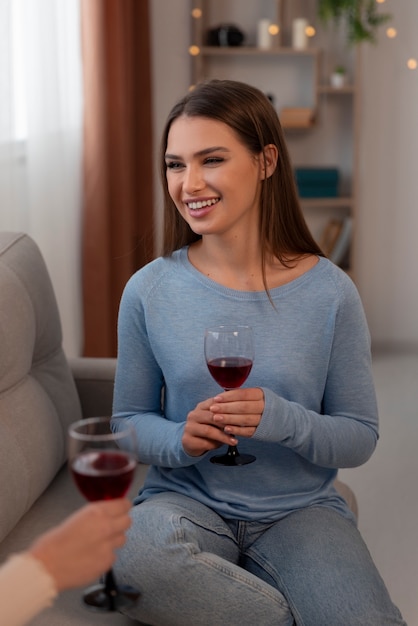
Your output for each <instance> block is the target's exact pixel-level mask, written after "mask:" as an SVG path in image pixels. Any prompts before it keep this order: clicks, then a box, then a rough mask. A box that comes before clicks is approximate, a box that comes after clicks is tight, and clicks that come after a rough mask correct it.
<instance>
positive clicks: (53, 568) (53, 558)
mask: <svg viewBox="0 0 418 626" xmlns="http://www.w3.org/2000/svg"><path fill="white" fill-rule="evenodd" d="M131 506H132V505H131V502H130V501H129V500H128V499H127V498H118V499H115V500H108V501H100V502H92V503H90V504H86V505H85V506H83V507H82V508H81V509H80V510H79V511H77V512H76V513H73V515H71V517H69V518H68V519H66V520H65V521H64V522H62V523H61V524H60V525H59V526H57V527H55V528H53V529H51V530H50V531H48V532H46V533H45V534H43V535H42V536H41V537H39V539H37V540H36V541H35V543H34V544H33V545H32V546H31V547H30V548H29V550H28V552H29V554H30V555H32V556H33V557H35V558H36V559H38V560H39V561H41V562H42V563H43V564H44V566H45V567H46V569H47V570H48V572H49V573H50V574H51V576H52V577H53V578H54V580H55V584H56V587H57V590H58V591H61V590H62V589H68V588H69V587H76V586H80V585H84V584H87V583H89V582H90V581H92V580H94V578H96V577H97V576H99V575H100V574H102V573H103V572H105V571H106V570H108V569H109V568H110V567H111V565H112V563H113V562H114V560H115V558H116V552H115V551H116V550H117V548H120V547H121V546H122V545H123V544H124V543H125V533H126V531H127V529H128V528H129V526H130V525H131V518H130V516H129V511H130V509H131Z"/></svg>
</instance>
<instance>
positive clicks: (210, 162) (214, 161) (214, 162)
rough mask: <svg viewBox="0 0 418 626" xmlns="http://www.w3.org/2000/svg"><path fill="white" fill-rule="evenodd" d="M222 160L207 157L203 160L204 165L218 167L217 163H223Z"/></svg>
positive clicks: (220, 158)
mask: <svg viewBox="0 0 418 626" xmlns="http://www.w3.org/2000/svg"><path fill="white" fill-rule="evenodd" d="M223 161H224V159H223V158H222V157H208V158H207V159H205V163H206V164H207V165H218V163H223Z"/></svg>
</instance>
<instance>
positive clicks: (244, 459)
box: [210, 452, 256, 467]
mask: <svg viewBox="0 0 418 626" xmlns="http://www.w3.org/2000/svg"><path fill="white" fill-rule="evenodd" d="M255 460H256V457H255V456H253V455H252V454H239V453H238V454H230V453H228V452H227V453H226V454H218V455H217V456H212V457H211V459H210V462H211V463H215V464H216V465H228V466H230V467H231V466H237V465H248V464H249V463H253V462H254V461H255Z"/></svg>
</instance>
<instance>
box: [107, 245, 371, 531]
mask: <svg viewBox="0 0 418 626" xmlns="http://www.w3.org/2000/svg"><path fill="white" fill-rule="evenodd" d="M270 295H271V298H272V301H273V304H274V306H272V303H271V302H270V301H269V299H268V296H267V294H266V293H265V292H264V291H261V292H253V291H250V292H248V291H236V290H233V289H229V288H227V287H223V286H222V285H219V284H218V283H216V282H214V281H213V280H210V279H209V278H207V277H206V276H204V275H203V274H201V273H200V272H199V271H197V270H196V269H195V268H194V267H193V266H192V265H191V263H190V262H189V260H188V256H187V248H182V249H181V250H178V251H176V252H175V253H174V254H173V255H172V256H171V257H169V258H158V259H156V260H155V261H153V262H151V263H150V264H148V265H147V266H145V267H144V268H142V269H141V270H139V271H138V272H136V273H135V274H134V275H133V276H132V277H131V279H130V280H129V281H128V283H127V285H126V287H125V290H124V293H123V296H122V300H121V305H120V312H119V322H118V364H117V372H116V380H115V394H114V407H113V414H114V416H115V417H123V418H126V419H128V420H130V421H131V422H132V423H133V424H134V425H135V429H136V432H137V439H138V448H139V460H140V461H141V462H143V463H147V464H150V466H151V467H150V469H149V471H148V475H147V478H146V481H145V484H144V487H143V488H142V489H141V491H140V493H139V496H138V498H137V499H136V503H139V502H142V501H143V500H145V499H147V498H148V497H150V496H151V495H153V494H156V493H160V492H162V491H174V492H178V493H182V494H185V495H187V496H190V497H192V498H195V499H196V500H198V501H200V502H202V503H203V504H206V505H207V506H209V507H211V508H212V509H214V510H215V511H216V512H218V513H219V514H220V515H221V516H224V517H226V518H234V519H241V520H257V521H260V522H271V521H275V520H278V519H280V518H281V517H283V516H285V515H287V514H289V513H290V512H292V511H295V510H297V509H300V508H302V507H307V506H312V505H321V506H328V507H331V508H333V509H335V510H337V511H339V512H340V513H342V514H343V515H345V516H346V517H351V513H350V511H349V509H348V507H347V505H346V504H345V502H344V500H343V499H342V498H341V497H340V496H339V495H338V493H337V492H336V490H335V488H334V486H333V482H334V480H335V477H336V474H337V471H338V468H340V467H355V466H358V465H361V464H362V463H364V462H365V461H367V460H368V458H369V457H370V456H371V454H372V452H373V450H374V448H375V446H376V442H377V439H378V416H377V406H376V397H375V391H374V384H373V379H372V373H371V355H370V337H369V332H368V328H367V324H366V320H365V315H364V311H363V307H362V305H361V301H360V298H359V295H358V292H357V290H356V288H355V286H354V284H353V282H352V281H351V279H350V278H349V277H348V276H347V275H346V274H345V273H344V272H343V271H342V270H340V269H339V268H338V267H336V266H335V265H334V264H332V263H331V262H330V261H328V260H327V259H324V258H320V259H319V261H318V263H317V264H316V265H315V266H314V267H313V268H312V269H311V270H309V271H308V272H306V273H305V274H303V275H302V276H300V277H299V278H297V279H295V280H293V281H292V282H290V283H288V284H286V285H283V286H281V287H277V288H275V289H272V290H271V292H270ZM230 323H237V324H248V325H250V326H252V328H253V332H254V343H255V359H254V365H253V368H252V370H251V373H250V375H249V377H248V379H247V381H246V383H245V386H247V387H261V388H262V389H263V391H264V395H265V408H264V412H263V415H262V418H261V421H260V424H259V426H258V427H257V430H256V432H255V434H254V435H253V437H251V438H241V439H240V441H239V450H240V452H242V453H251V454H254V455H255V456H256V457H257V460H256V461H255V462H254V463H252V464H250V465H245V466H239V467H225V466H222V465H215V464H213V463H210V461H209V459H210V457H211V456H212V455H213V454H219V452H220V451H222V452H223V451H224V449H223V448H221V449H218V450H216V451H214V452H208V453H206V454H204V455H203V456H199V457H193V456H190V455H188V454H187V453H186V452H185V450H184V449H183V447H182V443H181V438H182V433H183V429H184V425H185V420H186V416H187V414H188V412H189V411H190V410H191V409H193V408H194V407H195V406H196V404H197V403H198V402H200V401H202V400H205V399H207V398H210V397H213V396H215V395H216V394H218V393H219V392H220V391H221V389H220V387H219V386H218V385H217V383H216V382H215V381H214V380H213V379H212V377H211V375H210V373H209V371H208V368H207V365H206V362H205V356H204V331H205V328H207V327H209V326H215V325H218V324H230ZM162 392H163V393H162ZM162 397H163V400H162Z"/></svg>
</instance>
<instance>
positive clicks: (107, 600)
mask: <svg viewBox="0 0 418 626" xmlns="http://www.w3.org/2000/svg"><path fill="white" fill-rule="evenodd" d="M140 595H141V594H140V593H139V591H137V589H134V587H130V586H129V585H118V588H117V591H110V592H109V591H107V590H106V587H105V585H104V584H99V585H94V587H89V589H86V591H85V592H84V594H83V602H84V604H85V605H86V606H87V607H88V608H89V609H92V610H94V611H104V612H111V611H120V610H121V609H129V608H131V607H133V606H134V605H135V604H136V602H137V600H138V598H139V596H140Z"/></svg>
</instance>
